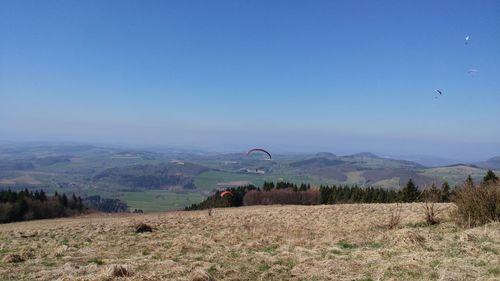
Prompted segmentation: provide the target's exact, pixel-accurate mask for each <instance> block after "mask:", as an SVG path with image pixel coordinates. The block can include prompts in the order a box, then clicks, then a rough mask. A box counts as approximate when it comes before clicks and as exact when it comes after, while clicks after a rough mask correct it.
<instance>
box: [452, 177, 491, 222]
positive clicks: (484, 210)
mask: <svg viewBox="0 0 500 281" xmlns="http://www.w3.org/2000/svg"><path fill="white" fill-rule="evenodd" d="M454 203H455V205H456V206H457V209H456V211H455V212H454V214H453V215H454V218H455V220H456V222H457V224H459V225H461V226H464V227H475V226H479V225H483V224H486V223H489V222H492V221H499V220H500V185H499V184H497V183H488V184H483V185H480V186H473V185H472V186H471V185H470V184H465V185H464V186H462V187H460V188H459V189H457V191H456V195H455V198H454Z"/></svg>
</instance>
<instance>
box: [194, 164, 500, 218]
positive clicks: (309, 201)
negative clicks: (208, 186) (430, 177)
mask: <svg viewBox="0 0 500 281" xmlns="http://www.w3.org/2000/svg"><path fill="white" fill-rule="evenodd" d="M492 182H493V183H497V182H498V177H497V176H496V175H495V173H493V172H492V171H488V173H487V174H486V176H485V177H484V178H483V184H484V183H492ZM464 185H465V186H474V182H473V180H472V178H471V176H468V177H467V179H466V181H465V183H464ZM225 191H230V192H231V193H232V196H224V197H223V198H222V197H221V196H220V193H221V192H222V191H216V192H215V194H214V195H212V196H209V197H208V198H207V199H205V200H204V201H202V202H200V203H197V204H192V205H191V206H188V207H186V208H185V210H202V209H209V208H219V207H239V206H249V205H271V204H297V205H317V204H343V203H397V202H423V201H430V202H451V201H452V200H453V198H454V197H455V193H456V188H453V189H452V188H451V187H450V185H449V184H448V183H447V182H444V183H443V184H442V185H441V186H440V187H437V186H436V185H435V184H432V185H431V186H430V187H428V188H425V189H420V188H419V187H418V186H417V185H416V184H415V183H414V182H413V180H412V179H410V180H409V181H408V182H407V183H406V185H405V186H404V187H403V188H401V189H400V190H388V189H384V188H378V187H360V186H357V185H353V186H352V185H351V186H350V185H332V186H330V185H326V186H324V185H321V186H320V187H319V188H311V186H310V185H308V184H301V185H299V186H297V185H296V184H293V183H289V182H277V183H274V182H264V184H263V185H262V186H261V187H256V186H254V185H246V186H240V187H236V188H229V189H226V190H225Z"/></svg>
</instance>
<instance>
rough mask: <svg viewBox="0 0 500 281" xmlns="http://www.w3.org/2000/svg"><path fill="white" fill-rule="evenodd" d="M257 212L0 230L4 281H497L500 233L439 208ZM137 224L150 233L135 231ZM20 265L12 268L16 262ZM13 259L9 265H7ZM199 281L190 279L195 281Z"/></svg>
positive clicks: (98, 219)
mask: <svg viewBox="0 0 500 281" xmlns="http://www.w3.org/2000/svg"><path fill="white" fill-rule="evenodd" d="M438 208H439V210H440V211H441V215H440V217H441V218H442V219H443V222H442V223H441V224H438V225H436V226H426V225H425V224H423V221H424V218H423V211H422V204H420V203H414V204H403V205H402V208H401V211H402V212H401V218H402V220H401V222H400V224H399V225H398V226H396V227H394V228H392V229H389V228H388V227H387V223H388V222H389V219H390V216H391V213H392V212H393V211H394V210H395V209H396V205H395V204H356V205H322V206H259V207H241V208H226V209H215V210H214V211H213V214H212V216H209V215H208V213H207V211H194V212H170V213H155V214H146V215H139V214H116V215H93V216H85V217H79V218H67V219H57V220H43V221H32V222H23V223H14V224H6V225H2V226H0V260H1V261H0V276H2V278H3V279H7V280H9V279H11V280H14V279H15V280H35V279H36V280H56V279H58V278H60V280H105V279H111V278H112V277H113V276H116V275H127V277H126V278H127V279H125V280H209V279H208V276H211V277H213V278H215V279H217V280H498V279H499V278H500V260H499V253H500V225H499V224H498V223H492V224H487V225H485V226H482V227H478V228H474V229H468V230H464V229H461V228H458V227H456V226H455V224H454V223H452V222H451V221H449V219H448V216H449V212H450V211H451V210H452V209H453V208H454V205H453V204H438ZM138 222H144V223H146V224H148V225H150V226H152V228H153V232H149V233H148V232H147V233H136V232H135V231H134V228H133V226H134V225H136V224H137V223H138ZM16 258H19V260H16ZM16 261H17V262H16ZM197 278H198V279H197Z"/></svg>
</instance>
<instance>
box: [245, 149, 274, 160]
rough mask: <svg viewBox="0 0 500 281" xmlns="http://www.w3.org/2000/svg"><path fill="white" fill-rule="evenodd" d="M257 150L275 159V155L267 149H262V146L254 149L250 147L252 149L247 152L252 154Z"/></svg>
mask: <svg viewBox="0 0 500 281" xmlns="http://www.w3.org/2000/svg"><path fill="white" fill-rule="evenodd" d="M257 151H260V152H263V153H265V154H266V155H267V156H269V159H273V157H272V156H271V153H269V152H267V151H266V150H265V149H262V148H253V149H250V150H249V151H248V152H247V155H250V154H251V153H253V152H257Z"/></svg>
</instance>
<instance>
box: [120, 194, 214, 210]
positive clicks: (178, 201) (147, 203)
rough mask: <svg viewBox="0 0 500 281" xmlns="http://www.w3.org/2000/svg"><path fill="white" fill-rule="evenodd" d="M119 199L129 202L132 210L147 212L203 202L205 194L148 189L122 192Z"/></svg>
mask: <svg viewBox="0 0 500 281" xmlns="http://www.w3.org/2000/svg"><path fill="white" fill-rule="evenodd" d="M119 199H121V200H123V201H125V202H127V204H128V205H129V207H130V210H134V209H141V210H143V211H145V212H156V211H171V210H179V209H182V208H184V207H185V206H188V205H191V204H193V203H198V202H201V201H202V200H203V199H205V196H203V195H201V194H199V193H194V192H191V193H176V192H174V191H167V190H148V191H141V192H121V193H120V196H119Z"/></svg>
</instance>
